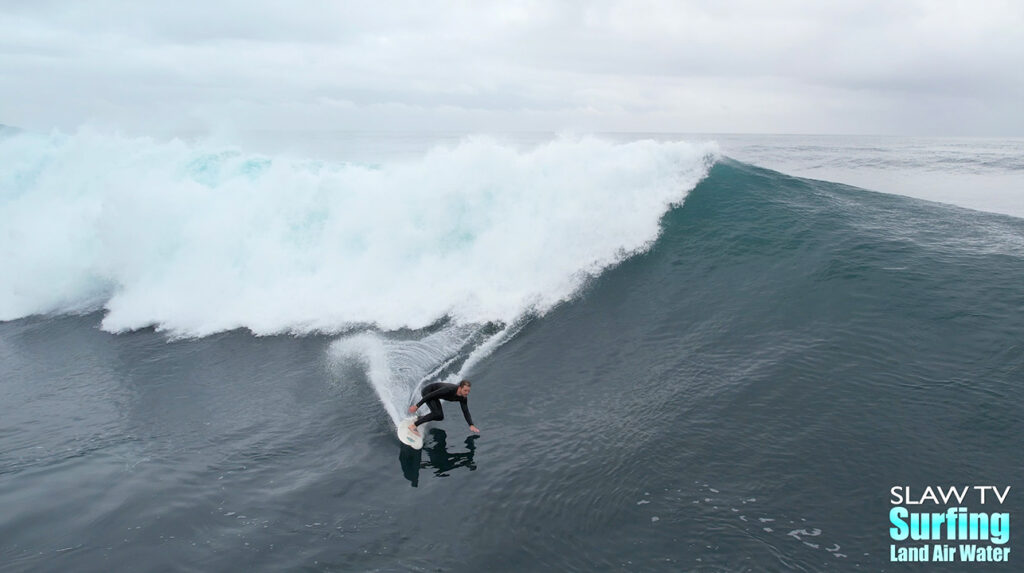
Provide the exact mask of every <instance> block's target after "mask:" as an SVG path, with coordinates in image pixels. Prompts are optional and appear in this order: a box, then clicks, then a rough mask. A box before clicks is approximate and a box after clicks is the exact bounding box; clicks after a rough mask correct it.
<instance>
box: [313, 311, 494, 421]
mask: <svg viewBox="0 0 1024 573" xmlns="http://www.w3.org/2000/svg"><path fill="white" fill-rule="evenodd" d="M480 331H481V327H480V326H479V325H448V326H446V327H445V328H443V329H441V330H439V331H438V332H434V333H431V334H428V335H426V336H424V337H423V338H420V339H412V340H400V339H392V338H388V337H387V336H385V335H383V334H381V333H376V332H362V333H357V334H353V335H350V336H344V337H342V338H339V339H338V340H336V341H334V342H333V343H331V346H330V349H329V350H328V353H329V356H330V358H331V360H332V362H334V363H335V364H341V363H344V362H346V361H357V362H359V363H360V364H361V365H362V366H363V368H364V369H365V370H366V373H367V376H368V377H369V379H370V383H371V385H372V386H373V389H374V390H375V391H376V392H377V396H378V397H379V398H380V401H381V403H382V404H383V405H384V408H385V410H387V412H388V415H389V416H390V417H391V420H392V422H394V423H395V424H397V423H398V421H399V420H401V419H402V418H404V417H405V416H406V415H407V414H406V412H405V408H407V407H408V406H409V404H412V403H414V402H416V401H417V400H416V390H417V389H418V388H419V386H420V384H421V383H422V382H423V380H424V378H426V377H428V376H429V375H430V374H431V372H432V371H436V369H437V367H438V365H441V364H444V363H445V362H448V361H450V360H451V359H452V357H454V356H456V355H457V354H458V353H459V351H460V350H462V349H464V348H465V347H466V346H467V345H468V344H471V343H472V341H473V339H474V338H475V337H476V336H477V335H478V334H479V333H480Z"/></svg>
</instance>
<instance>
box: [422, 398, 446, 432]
mask: <svg viewBox="0 0 1024 573" xmlns="http://www.w3.org/2000/svg"><path fill="white" fill-rule="evenodd" d="M427 407H428V408H430V413H429V414H423V415H422V416H420V417H419V418H417V419H416V425H417V426H419V425H420V424H423V423H424V422H433V421H435V420H443V419H444V410H442V409H441V401H440V400H431V401H429V402H427Z"/></svg>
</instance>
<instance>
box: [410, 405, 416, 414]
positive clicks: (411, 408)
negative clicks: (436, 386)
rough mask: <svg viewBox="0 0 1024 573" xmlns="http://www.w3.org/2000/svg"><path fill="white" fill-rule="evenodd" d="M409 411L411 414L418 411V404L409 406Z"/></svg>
mask: <svg viewBox="0 0 1024 573" xmlns="http://www.w3.org/2000/svg"><path fill="white" fill-rule="evenodd" d="M409 413H410V414H415V413H416V404H413V405H412V406H409Z"/></svg>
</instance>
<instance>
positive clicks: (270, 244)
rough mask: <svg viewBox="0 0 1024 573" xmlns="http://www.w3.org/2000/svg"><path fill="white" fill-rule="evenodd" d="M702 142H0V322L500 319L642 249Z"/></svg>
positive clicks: (21, 137)
mask: <svg viewBox="0 0 1024 573" xmlns="http://www.w3.org/2000/svg"><path fill="white" fill-rule="evenodd" d="M716 157H717V150H716V148H715V147H714V146H713V145H711V144H697V145H695V144H689V143H685V142H673V143H657V142H653V141H641V142H633V143H626V144H616V143H612V142H608V141H604V140H601V139H597V138H590V137H587V138H560V139H557V140H554V141H551V142H549V143H546V144H544V145H540V146H538V147H535V148H532V149H529V150H522V149H517V148H516V147H514V146H511V145H505V144H502V143H500V142H498V141H495V140H491V139H484V138H471V139H466V140H464V141H462V142H461V143H459V144H458V145H455V146H451V147H440V148H435V149H433V150H432V151H430V152H428V153H426V154H425V155H423V156H422V157H419V158H418V159H415V160H406V161H395V162H391V163H386V164H383V165H376V166H371V165H357V164H347V163H331V162H323V161H311V160H303V159H296V158H290V157H266V156H259V155H253V154H247V153H244V152H242V151H239V150H237V149H227V148H214V147H211V146H210V145H206V144H189V143H185V142H182V141H178V140H175V141H170V142H157V141H153V140H149V139H139V138H129V137H122V136H113V135H107V134H99V133H93V132H86V131H83V132H79V133H76V134H73V135H64V134H51V135H48V136H47V135H39V134H27V133H21V134H17V135H14V136H12V137H7V138H4V139H2V140H0V165H3V166H5V167H4V168H3V170H2V172H0V228H2V229H3V231H2V233H0V253H2V254H3V257H4V261H5V267H6V269H5V272H4V273H3V276H2V278H0V320H11V319H15V318H19V317H24V316H27V315H32V314H43V313H63V312H82V311H89V310H96V309H100V308H102V309H105V310H106V314H105V317H104V319H103V323H102V327H103V328H104V329H105V330H108V331H112V332H121V331H127V330H132V329H137V328H142V327H147V326H155V327H157V328H158V329H161V330H164V331H167V332H168V333H170V334H171V335H173V336H204V335H208V334H211V333H214V332H218V331H223V330H230V329H235V328H239V327H245V328H249V329H250V330H252V331H253V332H254V333H256V334H271V333H280V332H293V333H305V332H314V331H320V332H337V331H339V330H341V329H344V328H347V327H349V326H351V325H353V324H372V325H376V326H377V327H379V328H381V329H383V330H393V329H399V328H412V329H417V328H422V327H425V326H427V325H429V324H432V323H435V322H436V321H437V320H439V319H441V318H443V317H446V316H447V317H450V318H451V319H453V320H454V321H455V322H456V323H486V322H490V321H503V322H511V321H513V320H514V319H515V318H516V317H518V316H521V315H522V314H523V313H524V312H528V311H535V312H539V313H543V312H544V311H546V310H547V309H549V308H551V307H552V306H553V305H555V304H557V303H558V302H560V301H563V300H565V299H566V298H568V297H570V296H572V294H573V292H575V291H576V289H577V288H578V287H579V285H580V284H581V282H582V281H583V280H584V279H585V278H586V277H587V276H590V275H593V274H596V273H599V272H600V271H601V270H602V269H603V268H606V267H607V266H609V265H612V264H615V263H616V262H618V261H619V260H621V259H622V258H623V257H625V256H627V255H628V254H630V253H634V252H636V251H638V250H642V249H644V248H646V247H647V246H648V245H650V243H651V242H652V241H653V240H654V239H655V238H656V237H657V235H658V232H659V220H660V217H661V216H662V214H664V212H665V211H666V210H667V209H668V208H669V207H670V206H671V205H673V204H677V203H679V202H680V201H682V200H683V198H684V197H685V196H686V193H687V192H688V191H689V190H690V189H692V188H693V187H694V186H695V185H696V184H697V182H698V181H700V179H702V178H703V177H704V176H705V175H706V174H707V171H708V169H709V167H710V165H711V164H712V163H713V162H714V160H715V158H716Z"/></svg>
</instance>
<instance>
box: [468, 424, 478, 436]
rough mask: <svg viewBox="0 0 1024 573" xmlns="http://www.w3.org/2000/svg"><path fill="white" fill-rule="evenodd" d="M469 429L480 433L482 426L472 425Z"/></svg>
mask: <svg viewBox="0 0 1024 573" xmlns="http://www.w3.org/2000/svg"><path fill="white" fill-rule="evenodd" d="M469 429H470V430H473V431H474V432H476V433H478V434H479V433H480V428H477V427H476V426H470V427H469Z"/></svg>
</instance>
